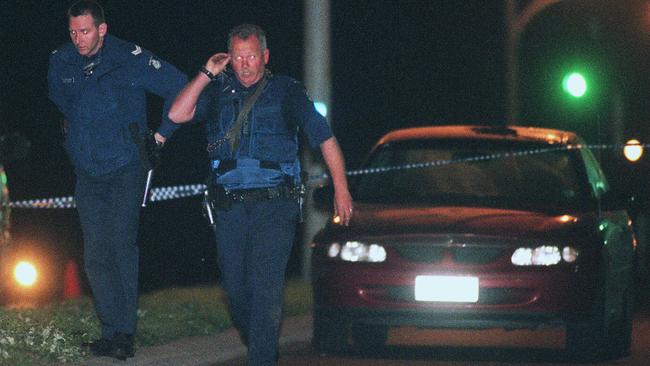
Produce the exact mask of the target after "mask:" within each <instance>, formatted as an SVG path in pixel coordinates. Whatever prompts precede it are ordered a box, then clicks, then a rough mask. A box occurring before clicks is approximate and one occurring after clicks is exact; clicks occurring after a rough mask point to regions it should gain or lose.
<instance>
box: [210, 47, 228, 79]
mask: <svg viewBox="0 0 650 366" xmlns="http://www.w3.org/2000/svg"><path fill="white" fill-rule="evenodd" d="M229 62H230V55H229V54H227V53H223V52H218V53H215V54H214V55H212V56H211V57H210V58H209V59H208V61H207V62H206V63H205V66H204V67H205V69H206V70H207V71H209V72H210V73H212V75H214V76H212V77H211V78H214V77H216V75H218V74H219V73H220V72H222V71H223V70H224V69H225V68H226V66H227V65H228V63H229ZM208 76H210V75H208Z"/></svg>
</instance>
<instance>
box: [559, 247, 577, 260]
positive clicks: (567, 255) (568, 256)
mask: <svg viewBox="0 0 650 366" xmlns="http://www.w3.org/2000/svg"><path fill="white" fill-rule="evenodd" d="M578 254H579V253H578V250H577V249H576V248H573V247H564V248H563V249H562V259H563V260H564V261H565V262H567V263H573V262H575V261H576V259H578Z"/></svg>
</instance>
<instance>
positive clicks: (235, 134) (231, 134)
mask: <svg viewBox="0 0 650 366" xmlns="http://www.w3.org/2000/svg"><path fill="white" fill-rule="evenodd" d="M267 83H268V79H267V77H266V74H265V75H264V76H263V77H262V80H260V82H259V84H257V87H256V88H255V91H254V92H253V93H252V94H251V95H249V96H248V97H247V98H246V100H245V101H244V105H243V106H242V108H241V110H239V114H238V115H237V120H236V121H235V123H234V124H233V125H232V126H231V127H230V129H229V130H228V132H226V135H225V136H224V137H225V138H226V140H228V141H229V142H230V151H231V152H232V153H233V154H234V153H235V152H236V151H237V150H238V149H239V143H240V138H241V129H242V125H243V123H244V120H245V119H246V118H247V116H248V113H249V112H250V110H251V109H252V108H253V104H255V101H256V100H257V98H258V97H259V96H260V94H262V90H264V87H265V86H266V84H267Z"/></svg>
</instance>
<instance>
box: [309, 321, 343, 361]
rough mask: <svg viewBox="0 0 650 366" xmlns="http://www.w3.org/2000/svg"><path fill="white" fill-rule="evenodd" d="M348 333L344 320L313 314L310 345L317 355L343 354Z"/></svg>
mask: <svg viewBox="0 0 650 366" xmlns="http://www.w3.org/2000/svg"><path fill="white" fill-rule="evenodd" d="M348 333H349V332H348V324H347V322H346V321H345V320H343V319H340V318H336V317H330V316H325V315H323V314H321V313H320V312H314V328H313V337H312V345H313V347H314V349H315V350H316V351H317V352H318V353H325V354H338V353H341V352H343V351H344V350H345V349H346V348H347V345H348Z"/></svg>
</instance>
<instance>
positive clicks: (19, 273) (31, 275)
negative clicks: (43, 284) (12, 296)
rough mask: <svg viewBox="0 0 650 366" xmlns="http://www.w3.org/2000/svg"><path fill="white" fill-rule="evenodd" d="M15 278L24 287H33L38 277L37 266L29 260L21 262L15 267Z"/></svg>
mask: <svg viewBox="0 0 650 366" xmlns="http://www.w3.org/2000/svg"><path fill="white" fill-rule="evenodd" d="M14 278H15V280H16V282H17V283H18V284H19V285H21V286H23V287H31V286H32V285H34V283H35V282H36V279H37V278H38V271H36V266H34V265H33V264H32V263H30V262H27V261H22V262H19V263H18V264H17V265H16V267H15V268H14Z"/></svg>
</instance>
